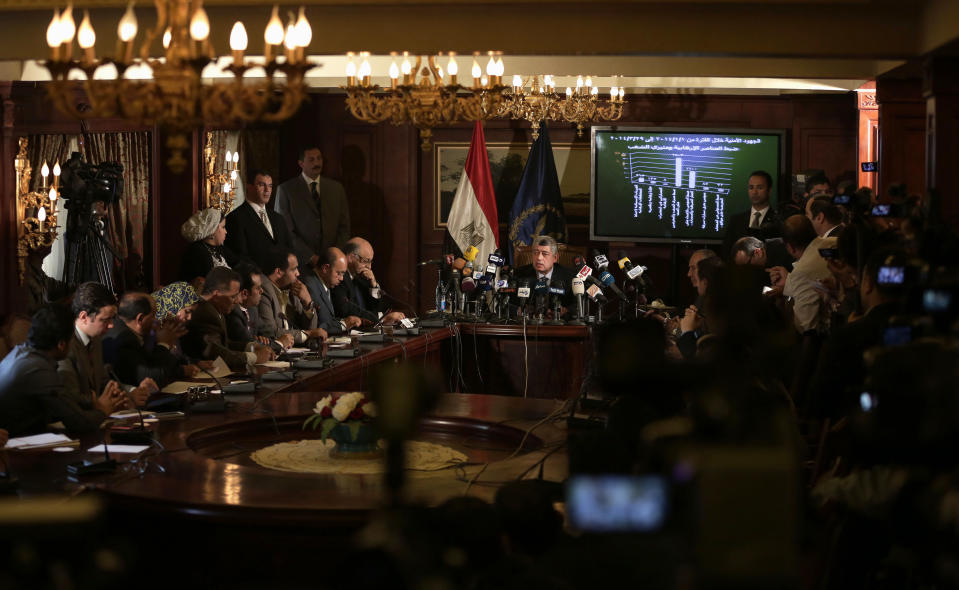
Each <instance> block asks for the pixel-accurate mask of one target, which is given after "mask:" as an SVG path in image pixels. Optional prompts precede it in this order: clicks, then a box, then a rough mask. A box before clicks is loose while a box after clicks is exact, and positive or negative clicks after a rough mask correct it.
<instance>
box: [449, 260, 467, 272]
mask: <svg viewBox="0 0 959 590" xmlns="http://www.w3.org/2000/svg"><path fill="white" fill-rule="evenodd" d="M450 266H452V267H453V270H458V271H462V270H463V267H464V266H466V259H465V258H455V259H453V262H451V263H450Z"/></svg>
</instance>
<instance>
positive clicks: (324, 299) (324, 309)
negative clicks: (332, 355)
mask: <svg viewBox="0 0 959 590" xmlns="http://www.w3.org/2000/svg"><path fill="white" fill-rule="evenodd" d="M300 280H301V281H303V283H304V284H305V285H306V288H307V289H309V290H310V297H312V298H313V308H314V309H315V310H316V314H317V316H318V317H317V320H316V327H317V328H323V329H324V330H326V333H327V334H329V335H330V336H334V335H336V334H342V333H343V326H342V325H341V324H340V320H339V318H338V317H337V315H336V310H335V308H334V307H333V299H332V298H331V297H330V295H331V293H330V290H329V289H328V288H327V287H326V285H325V284H324V283H323V279H321V278H320V277H318V276H317V275H316V273H312V272H311V273H309V274H308V275H307V276H305V277H300Z"/></svg>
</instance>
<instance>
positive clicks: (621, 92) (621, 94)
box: [619, 86, 625, 100]
mask: <svg viewBox="0 0 959 590" xmlns="http://www.w3.org/2000/svg"><path fill="white" fill-rule="evenodd" d="M624 94H625V90H623V87H622V86H620V87H619V100H623V95H624Z"/></svg>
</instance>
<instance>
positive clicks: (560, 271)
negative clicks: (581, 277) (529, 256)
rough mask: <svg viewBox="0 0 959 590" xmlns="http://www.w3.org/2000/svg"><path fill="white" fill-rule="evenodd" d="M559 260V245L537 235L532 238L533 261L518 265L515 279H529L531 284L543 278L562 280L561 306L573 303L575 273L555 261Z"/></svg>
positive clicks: (547, 237)
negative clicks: (564, 290)
mask: <svg viewBox="0 0 959 590" xmlns="http://www.w3.org/2000/svg"><path fill="white" fill-rule="evenodd" d="M557 260H559V246H558V245H557V244H556V240H554V239H553V238H552V237H550V236H537V237H536V238H534V239H533V263H532V264H527V265H524V266H520V267H518V268H517V269H516V279H517V280H520V279H529V280H530V281H531V283H530V284H531V285H535V283H536V282H537V281H539V280H540V279H542V278H545V279H546V280H547V281H554V280H559V281H562V283H563V285H564V286H565V289H566V295H564V296H563V299H562V301H563V307H566V308H568V307H570V306H571V305H573V289H572V284H573V278H574V277H575V273H574V272H573V270H572V269H571V268H567V267H565V266H563V265H562V264H559V263H558V262H557Z"/></svg>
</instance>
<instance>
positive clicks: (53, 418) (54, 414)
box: [0, 343, 106, 437]
mask: <svg viewBox="0 0 959 590" xmlns="http://www.w3.org/2000/svg"><path fill="white" fill-rule="evenodd" d="M98 393H99V392H98ZM87 404H88V405H91V404H90V399H89V396H88V397H87ZM105 418H106V416H104V415H103V412H101V411H99V410H95V409H92V408H82V407H80V406H79V405H78V404H77V403H76V402H75V401H74V400H73V399H72V398H70V397H68V396H66V395H64V391H63V376H62V374H61V373H60V372H59V370H58V368H57V362H56V361H53V360H51V359H50V358H48V357H47V356H46V355H45V354H43V353H42V352H40V351H38V350H36V349H35V348H33V347H31V346H30V345H29V343H22V344H18V345H17V346H16V347H14V349H13V350H11V351H10V353H9V354H7V356H6V357H4V359H3V361H2V362H0V428H3V429H5V430H8V431H9V432H10V436H14V437H16V436H23V435H27V434H36V433H38V432H43V431H45V430H47V424H50V423H52V422H58V421H59V422H63V425H64V426H66V428H67V432H68V433H69V434H70V435H71V436H74V435H80V434H86V433H88V432H93V431H95V430H96V429H97V428H99V426H100V423H101V422H103V420H104V419H105Z"/></svg>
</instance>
